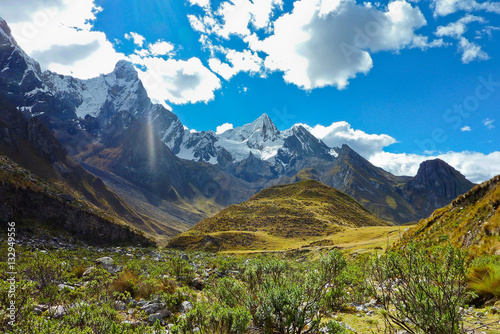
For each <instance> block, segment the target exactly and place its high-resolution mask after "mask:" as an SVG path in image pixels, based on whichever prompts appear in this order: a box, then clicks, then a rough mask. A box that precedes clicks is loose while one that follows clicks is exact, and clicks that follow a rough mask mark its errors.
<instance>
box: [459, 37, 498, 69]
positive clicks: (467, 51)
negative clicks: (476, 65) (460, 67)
mask: <svg viewBox="0 0 500 334" xmlns="http://www.w3.org/2000/svg"><path fill="white" fill-rule="evenodd" d="M458 48H459V50H460V51H461V52H462V63H464V64H468V63H470V62H472V61H474V60H477V61H482V60H488V59H490V57H489V56H488V54H487V53H486V52H484V51H483V49H481V47H480V46H479V45H477V44H476V43H474V42H471V41H469V40H468V39H466V38H465V37H460V39H459V44H458Z"/></svg>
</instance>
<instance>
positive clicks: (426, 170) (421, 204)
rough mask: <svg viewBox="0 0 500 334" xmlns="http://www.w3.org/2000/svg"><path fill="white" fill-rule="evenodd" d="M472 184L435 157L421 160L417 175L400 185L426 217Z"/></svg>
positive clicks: (412, 203)
mask: <svg viewBox="0 0 500 334" xmlns="http://www.w3.org/2000/svg"><path fill="white" fill-rule="evenodd" d="M473 186H474V184H473V183H472V182H470V181H469V180H467V179H466V178H465V176H463V175H462V174H460V172H458V171H457V170H456V169H454V168H453V167H451V166H450V165H448V164H447V163H446V162H444V161H442V160H439V159H435V160H428V161H424V162H422V163H421V164H420V167H419V169H418V173H417V175H416V176H415V177H414V178H413V179H411V180H410V181H408V182H407V183H406V184H405V185H404V186H403V187H401V192H402V194H403V196H404V198H405V199H406V200H407V201H408V202H409V203H410V204H411V205H412V206H413V207H414V208H415V210H416V211H417V212H419V213H421V215H423V216H424V217H427V216H429V215H430V214H431V213H432V211H434V210H435V209H436V208H441V207H443V206H445V205H447V204H449V203H450V202H451V201H452V200H453V199H455V198H456V197H457V196H458V195H461V194H464V193H466V192H467V191H469V190H470V189H471V188H472V187H473Z"/></svg>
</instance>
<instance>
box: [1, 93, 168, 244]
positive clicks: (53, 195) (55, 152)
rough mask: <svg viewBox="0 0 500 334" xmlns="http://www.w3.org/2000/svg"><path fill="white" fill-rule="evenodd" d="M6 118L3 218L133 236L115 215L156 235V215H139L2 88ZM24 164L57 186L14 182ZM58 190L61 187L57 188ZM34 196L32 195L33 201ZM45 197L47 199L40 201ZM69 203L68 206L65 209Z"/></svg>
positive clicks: (3, 119)
mask: <svg viewBox="0 0 500 334" xmlns="http://www.w3.org/2000/svg"><path fill="white" fill-rule="evenodd" d="M0 120H1V121H0V155H2V157H3V158H2V163H3V165H2V166H3V167H4V168H3V171H2V172H3V174H2V176H3V177H4V178H5V180H4V182H2V190H1V194H2V196H1V197H2V200H1V201H2V203H3V206H2V219H13V218H16V219H34V220H41V221H44V222H45V221H61V223H62V222H63V221H64V222H65V224H66V226H69V227H70V229H75V231H80V232H81V229H82V228H83V229H84V226H88V228H89V229H91V226H94V227H92V228H96V229H99V230H101V234H102V233H104V234H103V235H102V238H103V242H104V241H105V240H108V239H109V240H108V241H110V240H111V239H113V240H114V241H118V242H120V240H121V241H125V240H126V239H127V238H129V237H130V238H131V239H130V240H133V239H134V238H133V237H132V236H131V235H132V234H133V233H131V232H123V231H125V230H123V227H124V226H121V227H119V226H118V225H116V224H114V223H113V221H116V222H120V223H121V224H126V225H128V226H130V227H134V228H136V229H137V230H141V231H144V232H146V234H148V235H150V236H154V235H156V232H155V231H154V230H152V229H151V228H150V227H149V226H148V225H149V224H151V223H152V221H151V220H150V219H148V218H145V217H141V216H140V215H138V214H137V212H135V211H134V210H132V209H131V208H130V207H128V206H127V205H126V204H125V203H123V202H122V201H121V199H120V198H119V197H117V196H116V195H115V194H114V193H113V192H112V191H110V190H109V189H108V188H107V187H106V186H105V185H104V183H103V182H102V181H101V180H100V179H99V178H97V177H95V176H94V175H92V174H90V173H88V172H86V171H85V170H84V169H83V168H82V167H81V166H80V165H78V164H77V163H76V162H74V161H73V160H72V159H71V158H70V157H69V156H68V154H67V153H66V151H65V149H64V148H63V147H62V145H61V144H60V143H59V142H58V141H57V139H56V138H55V137H54V136H53V135H52V134H51V133H50V131H49V130H48V129H47V128H46V127H45V125H43V124H42V123H41V121H40V120H38V119H37V118H31V119H29V120H26V119H25V118H24V116H23V115H22V114H21V113H20V112H19V111H18V110H17V109H16V108H15V107H14V106H13V105H12V104H11V103H10V102H8V101H7V100H6V98H5V97H4V96H3V95H1V94H0ZM6 157H9V158H10V159H12V160H10V159H7V158H6ZM24 168H25V169H27V170H29V171H31V172H33V173H34V174H36V176H38V177H40V178H41V180H45V181H40V182H45V183H46V184H47V187H49V186H50V187H52V188H47V187H45V188H44V187H41V188H37V187H34V188H33V186H32V183H33V181H29V182H26V184H25V183H21V184H20V186H13V185H12V183H11V180H12V179H13V178H14V179H15V176H16V175H17V174H19V173H18V172H16V173H17V174H16V173H14V171H16V170H19V171H23V170H24ZM23 173H29V172H28V171H25V172H23ZM26 175H27V174H26ZM34 177H35V176H31V177H30V179H33V180H34ZM45 183H44V184H45ZM33 189H37V190H33ZM51 189H55V190H51ZM56 190H57V192H54V191H56ZM29 198H31V199H32V201H31V202H30V201H29V200H28V199H29ZM58 198H59V199H63V201H62V202H63V203H59V202H60V201H59V202H58ZM67 201H69V202H73V201H79V202H81V203H83V205H84V207H85V208H87V209H86V210H83V208H84V207H82V205H80V209H79V207H75V206H68V205H67V204H65V203H66V202H67ZM41 202H43V203H45V205H42V206H40V205H39V204H40V203H41ZM65 206H67V208H65V209H64V210H63V211H61V210H62V208H64V207H65ZM36 208H38V209H36ZM58 208H59V209H58ZM96 209H100V210H102V212H105V215H104V216H102V215H99V216H97V215H95V214H92V212H94V211H95V210H96ZM80 211H81V212H80ZM115 225H116V226H115ZM106 226H108V227H106ZM159 229H161V230H162V231H163V233H170V234H174V233H176V231H175V230H173V229H171V228H169V227H167V226H162V227H161V228H159ZM121 230H123V231H122V232H123V233H122V232H120V231H121ZM80 232H78V233H80ZM92 233H93V232H88V233H85V235H87V237H89V238H90V239H92V238H96V237H97V235H95V234H92ZM108 233H111V234H109V235H108ZM112 235H114V237H113V236H112ZM120 235H121V236H120Z"/></svg>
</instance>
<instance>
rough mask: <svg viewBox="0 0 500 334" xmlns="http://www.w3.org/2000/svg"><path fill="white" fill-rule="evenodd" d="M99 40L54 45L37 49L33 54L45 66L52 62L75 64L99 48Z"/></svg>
mask: <svg viewBox="0 0 500 334" xmlns="http://www.w3.org/2000/svg"><path fill="white" fill-rule="evenodd" d="M99 47H100V45H99V41H97V40H94V41H92V42H90V43H89V44H83V45H82V44H72V45H52V46H51V47H50V48H49V49H48V50H44V51H39V50H35V51H33V52H32V54H31V56H32V57H33V58H35V59H36V60H37V61H38V62H39V63H40V65H41V66H42V67H43V68H47V67H49V66H50V64H52V63H57V64H61V65H74V64H75V63H76V62H78V61H80V60H82V59H85V58H87V57H88V56H90V55H91V54H92V53H94V52H95V51H96V50H97V49H99Z"/></svg>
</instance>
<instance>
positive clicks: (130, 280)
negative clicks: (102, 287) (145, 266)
mask: <svg viewBox="0 0 500 334" xmlns="http://www.w3.org/2000/svg"><path fill="white" fill-rule="evenodd" d="M138 281H139V278H138V277H137V274H136V273H134V272H133V271H130V270H123V271H121V272H120V273H119V274H118V277H117V278H116V279H115V280H114V281H113V283H112V284H111V287H110V291H111V293H114V292H119V293H124V292H128V293H129V294H130V295H131V296H135V293H136V291H137V287H136V285H137V282H138Z"/></svg>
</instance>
